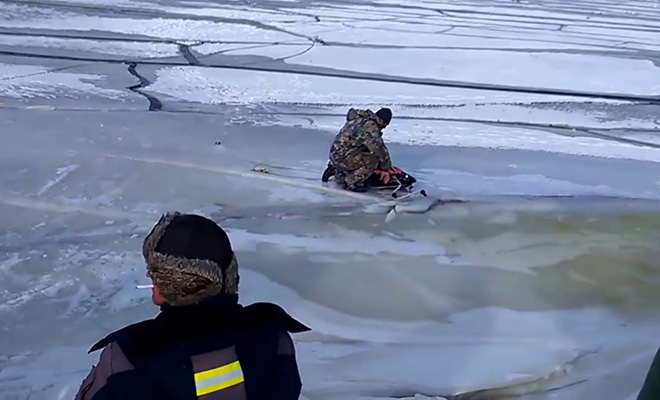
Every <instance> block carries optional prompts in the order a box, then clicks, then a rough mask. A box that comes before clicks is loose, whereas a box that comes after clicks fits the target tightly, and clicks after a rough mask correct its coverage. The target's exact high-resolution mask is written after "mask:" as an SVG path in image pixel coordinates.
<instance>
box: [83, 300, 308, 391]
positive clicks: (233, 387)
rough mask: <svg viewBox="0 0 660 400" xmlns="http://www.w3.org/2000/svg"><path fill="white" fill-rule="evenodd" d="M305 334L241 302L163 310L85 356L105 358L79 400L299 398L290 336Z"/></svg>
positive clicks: (265, 309)
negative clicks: (98, 355) (94, 354)
mask: <svg viewBox="0 0 660 400" xmlns="http://www.w3.org/2000/svg"><path fill="white" fill-rule="evenodd" d="M309 330H310V329H309V328H307V327H306V326H304V325H303V324H301V323H300V322H298V321H296V320H295V319H293V318H292V317H291V316H290V315H288V314H287V313H286V312H285V311H284V310H283V309H282V308H281V307H279V306H277V305H274V304H270V303H255V304H252V305H250V306H246V307H243V306H242V305H240V304H238V296H222V297H216V298H211V299H206V300H204V301H202V302H201V303H199V304H197V305H193V306H186V307H171V306H168V305H164V306H162V307H161V312H160V313H159V314H158V316H156V318H154V319H151V320H146V321H143V322H139V323H137V324H133V325H130V326H127V327H125V328H123V329H121V330H119V331H116V332H113V333H111V334H109V335H108V336H107V337H105V338H104V339H102V340H100V341H99V342H98V343H96V344H95V345H94V346H93V347H92V348H91V349H90V352H93V351H96V350H99V349H103V352H102V353H101V356H100V360H99V363H98V365H97V366H95V367H94V368H93V369H92V371H91V372H90V373H89V375H88V376H87V378H86V379H85V380H84V381H83V383H82V385H81V387H80V390H79V392H78V394H77V396H76V400H110V399H125V400H133V399H135V400H138V399H139V400H143V399H171V400H187V399H198V398H199V399H203V400H224V399H227V400H252V399H282V400H288V399H298V398H299V396H300V392H301V389H302V382H301V379H300V374H299V372H298V366H297V361H296V355H295V350H294V345H293V341H292V340H291V336H290V334H289V333H290V332H291V333H297V332H305V331H309Z"/></svg>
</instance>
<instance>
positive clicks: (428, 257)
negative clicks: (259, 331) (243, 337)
mask: <svg viewBox="0 0 660 400" xmlns="http://www.w3.org/2000/svg"><path fill="white" fill-rule="evenodd" d="M0 3H2V2H1V1H0ZM0 6H1V7H2V10H3V12H2V13H0V47H1V49H0V51H2V55H0V57H1V58H0V121H1V125H2V135H3V136H2V137H3V145H2V146H0V221H2V222H1V223H0V282H2V283H1V284H0V318H1V319H2V321H3V324H2V327H1V328H0V397H1V398H8V399H24V398H30V399H32V400H35V399H36V400H41V399H66V398H72V397H73V395H74V394H75V392H76V391H77V389H78V387H79V385H80V382H81V380H82V378H83V377H84V376H85V375H86V373H87V372H88V371H89V369H90V367H91V365H92V364H93V363H94V362H95V361H96V359H97V353H96V354H92V355H87V354H86V352H87V349H88V348H89V346H90V345H91V344H92V343H94V342H95V341H96V340H98V339H99V338H101V337H103V336H105V335H106V334H107V333H108V332H110V331H112V330H114V329H117V328H120V327H122V326H124V325H126V324H129V323H133V322H136V321H138V320H140V319H144V318H149V317H151V316H153V315H154V314H155V313H156V311H157V310H156V308H155V307H154V306H153V305H152V304H151V303H150V300H149V291H148V290H143V289H135V285H138V284H143V283H148V279H147V278H146V276H145V269H144V262H143V260H142V257H141V254H140V246H141V240H142V238H143V237H144V235H146V233H147V232H148V231H149V230H150V228H151V226H152V225H153V223H154V222H155V221H156V220H157V219H158V217H159V216H160V214H161V213H162V212H164V211H166V210H181V211H187V212H199V213H203V214H204V215H207V216H210V217H212V218H214V219H215V220H217V221H219V222H220V223H221V225H222V226H223V227H225V228H226V229H227V231H228V232H229V234H230V237H231V240H232V244H233V246H234V248H235V250H236V252H237V254H238V259H239V263H240V265H241V287H240V290H241V301H242V302H243V303H245V304H249V303H251V302H255V301H273V302H276V303H278V304H281V305H282V306H283V307H284V308H285V309H286V310H287V311H289V312H290V313H291V314H292V315H293V316H295V317H296V318H298V319H300V320H301V321H302V322H303V323H305V324H308V325H309V326H310V327H311V328H312V329H313V330H312V332H309V333H306V334H304V335H295V340H296V344H297V346H298V347H297V348H298V353H297V354H298V359H299V361H300V370H301V374H302V377H303V384H304V388H303V398H305V399H312V400H316V399H393V398H399V399H415V400H422V399H439V398H442V397H445V398H452V396H454V395H457V394H460V393H465V394H466V396H465V398H475V397H478V396H482V397H480V398H493V399H494V398H511V397H518V398H521V399H523V400H547V399H603V400H624V399H626V400H627V399H629V398H633V397H631V396H634V394H635V393H637V392H638V391H639V389H640V385H641V383H642V381H643V379H644V377H645V374H646V371H647V369H648V366H649V365H650V362H651V360H652V357H653V355H654V354H655V351H656V350H657V348H658V346H659V343H658V337H660V324H659V323H658V317H659V315H658V313H657V310H658V304H659V302H660V296H659V295H658V291H657V286H658V276H659V270H658V266H657V243H658V242H659V241H660V233H659V232H660V230H658V227H659V226H660V207H659V206H658V201H659V200H660V181H659V180H658V179H657V178H656V176H657V169H658V162H659V161H660V153H658V151H660V150H658V146H657V145H658V143H660V139H658V138H659V137H660V136H658V132H657V129H658V118H657V112H658V108H657V107H658V106H657V105H656V104H655V103H653V102H649V101H644V102H639V101H635V99H634V98H630V99H618V100H612V99H602V98H598V97H593V96H585V94H584V93H582V94H581V93H580V91H583V92H584V91H588V92H616V93H621V94H627V95H634V94H648V95H657V93H658V89H660V87H658V85H659V83H658V80H657V77H656V75H657V73H656V72H657V71H656V69H657V67H656V66H655V64H654V62H655V60H656V58H657V57H655V54H654V53H653V51H655V50H657V42H658V41H657V38H658V36H657V28H658V27H660V20H658V18H657V11H658V9H657V5H656V4H652V3H650V2H634V3H631V2H614V1H609V0H595V1H592V2H588V3H584V2H574V1H564V0H557V1H553V2H551V3H548V2H514V3H511V2H499V1H490V2H486V3H484V2H483V1H467V0H460V1H459V0H455V1H447V2H442V3H437V2H432V1H407V0H406V1H402V2H392V1H370V2H367V3H365V2H353V1H346V2H341V3H337V2H323V1H322V2H307V1H296V2H291V1H279V0H277V1H275V0H274V1H266V0H260V1H256V2H249V3H246V2H239V1H236V2H226V3H223V4H219V3H213V2H206V1H194V2H189V1H188V2H187V1H171V0H166V1H159V2H158V3H157V4H156V3H150V2H144V1H141V2H128V1H122V0H94V1H93V2H90V1H82V0H71V1H67V3H66V5H63V4H59V3H57V4H55V3H49V5H44V4H39V3H38V2H32V3H31V4H30V5H29V6H28V5H17V4H15V3H12V2H7V3H2V4H0ZM314 37H317V38H318V40H316V41H315V40H313V38H314ZM80 58H84V59H85V61H80ZM147 58H148V59H149V60H148V61H147V62H145V60H146V59H147ZM133 60H137V64H136V65H135V68H133V69H129V66H130V65H127V64H126V63H125V62H124V61H133ZM182 63H188V64H191V65H181V64H182ZM227 67H231V68H227ZM246 67H249V68H253V69H269V68H270V69H277V70H278V71H279V72H266V71H256V70H240V69H238V68H246ZM301 72H304V73H301ZM328 72H333V73H334V75H335V76H333V77H329V76H322V75H323V74H326V73H328ZM359 72H369V73H371V74H372V75H371V76H370V77H369V79H365V77H364V76H363V77H361V78H360V79H356V75H357V73H359ZM384 75H397V76H399V77H400V78H401V82H399V83H393V82H385V81H383V80H382V79H383V78H384ZM413 78H429V79H445V80H463V81H467V82H468V83H476V84H479V83H496V84H502V85H508V86H510V88H509V89H510V90H508V91H492V90H487V89H486V88H481V89H471V90H467V89H459V88H448V87H443V86H442V85H440V86H438V85H430V84H425V83H420V82H418V84H411V83H406V80H408V81H409V80H410V79H413ZM522 86H529V87H531V88H532V89H534V88H537V89H543V88H563V89H570V90H574V91H576V93H575V95H572V96H566V95H561V96H559V95H549V94H542V93H522V92H520V91H518V89H517V88H519V87H522ZM129 88H130V89H129ZM647 100H648V99H647ZM148 106H151V108H152V109H160V111H159V112H149V111H147V109H148ZM354 106H355V107H370V108H372V109H376V108H377V107H380V106H390V107H392V109H393V110H394V113H395V118H394V120H393V122H392V124H391V126H390V127H389V128H388V129H387V131H386V134H385V140H386V141H387V142H388V145H389V147H390V151H391V154H392V156H393V160H394V162H395V164H397V165H399V166H401V167H403V168H404V169H405V170H406V171H409V172H410V173H412V174H413V175H414V176H416V177H417V178H418V180H419V185H418V186H420V188H424V189H426V190H427V192H429V193H430V194H431V195H432V196H440V197H441V198H450V199H451V198H467V199H468V200H470V201H469V202H467V203H462V204H453V203H452V204H445V205H438V206H435V207H433V208H431V209H429V210H428V211H427V212H425V213H423V214H421V213H402V214H399V215H397V217H396V218H394V219H393V220H391V221H389V222H388V223H386V222H385V214H384V213H383V212H372V211H373V210H374V208H378V209H379V210H380V208H379V206H378V207H373V206H372V205H373V203H375V202H379V201H380V200H379V199H376V198H374V199H373V200H372V199H370V198H367V199H369V200H368V201H367V200H365V197H364V196H354V197H350V196H338V195H336V193H334V192H332V191H330V190H326V189H324V187H323V186H321V184H320V183H319V176H320V174H321V171H323V169H324V167H325V165H326V162H327V151H328V148H329V145H330V143H331V140H332V137H333V135H334V134H336V132H337V129H338V128H339V127H340V126H341V124H342V123H343V121H344V118H345V115H346V111H347V110H348V108H349V107H354ZM255 166H263V167H264V168H266V169H268V171H269V173H268V174H263V173H258V172H255V171H253V170H252V169H253V168H254V167H255ZM365 206H366V207H365ZM423 206H424V204H422V203H417V204H416V205H413V206H412V207H413V208H414V207H423ZM65 356H66V358H67V360H66V362H63V361H62V360H63V359H64V358H65Z"/></svg>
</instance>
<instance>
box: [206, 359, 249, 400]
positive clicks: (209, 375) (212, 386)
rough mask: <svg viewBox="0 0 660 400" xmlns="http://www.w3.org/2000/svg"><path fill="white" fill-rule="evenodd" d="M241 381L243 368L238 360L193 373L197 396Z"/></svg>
mask: <svg viewBox="0 0 660 400" xmlns="http://www.w3.org/2000/svg"><path fill="white" fill-rule="evenodd" d="M241 382H243V370H242V369H241V364H240V363H239V362H238V361H234V362H233V363H231V364H227V365H223V366H222V367H218V368H214V369H210V370H208V371H202V372H198V373H196V374H195V388H196V389H197V396H204V395H205V394H209V393H213V392H217V391H219V390H222V389H227V388H228V387H232V386H235V385H238V384H239V383H241Z"/></svg>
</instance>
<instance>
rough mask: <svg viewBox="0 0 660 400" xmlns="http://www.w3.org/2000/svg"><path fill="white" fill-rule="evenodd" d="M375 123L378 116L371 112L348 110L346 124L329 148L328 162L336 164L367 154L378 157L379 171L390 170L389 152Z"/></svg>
mask: <svg viewBox="0 0 660 400" xmlns="http://www.w3.org/2000/svg"><path fill="white" fill-rule="evenodd" d="M377 121H378V116H376V114H375V113H374V112H373V111H371V110H357V109H355V108H351V109H350V110H348V113H347V114H346V123H345V124H344V126H343V127H342V128H341V130H340V131H339V133H338V134H337V136H336V137H335V140H334V142H333V143H332V146H331V148H330V161H331V162H332V163H333V164H337V163H341V162H342V161H343V160H346V159H348V158H350V157H352V156H359V154H360V153H363V152H368V153H371V154H374V155H375V156H376V157H378V160H379V162H380V165H379V168H380V169H390V168H392V161H391V160H390V154H389V151H388V150H387V146H385V143H384V142H383V139H382V136H383V132H381V130H380V128H379V127H378V122H377Z"/></svg>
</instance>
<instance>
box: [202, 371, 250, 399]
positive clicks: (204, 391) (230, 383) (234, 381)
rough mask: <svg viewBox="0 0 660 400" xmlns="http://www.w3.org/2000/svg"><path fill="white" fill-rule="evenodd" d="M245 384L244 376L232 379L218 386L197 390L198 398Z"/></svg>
mask: <svg viewBox="0 0 660 400" xmlns="http://www.w3.org/2000/svg"><path fill="white" fill-rule="evenodd" d="M241 382H243V375H241V376H239V377H238V378H234V379H230V380H228V381H225V382H222V383H218V384H217V385H213V386H209V387H207V388H201V389H197V396H204V395H205V394H209V393H213V392H217V391H218V390H222V389H227V388H228V387H230V386H234V385H238V384H239V383H241Z"/></svg>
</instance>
